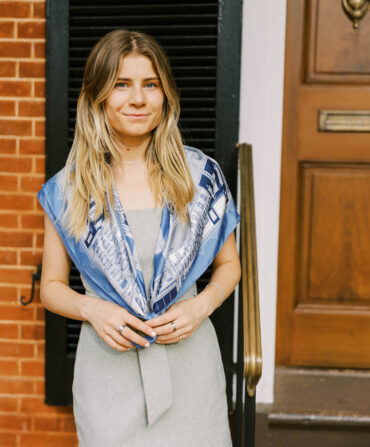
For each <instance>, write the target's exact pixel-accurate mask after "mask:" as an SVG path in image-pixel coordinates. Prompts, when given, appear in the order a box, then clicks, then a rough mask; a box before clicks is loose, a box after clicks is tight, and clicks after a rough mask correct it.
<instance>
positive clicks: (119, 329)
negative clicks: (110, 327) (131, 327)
mask: <svg viewBox="0 0 370 447" xmlns="http://www.w3.org/2000/svg"><path fill="white" fill-rule="evenodd" d="M125 327H126V325H125V324H121V326H120V327H119V328H118V332H119V333H120V334H121V335H122V331H123V329H125Z"/></svg>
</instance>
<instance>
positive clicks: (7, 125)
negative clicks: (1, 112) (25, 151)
mask: <svg viewBox="0 0 370 447" xmlns="http://www.w3.org/2000/svg"><path fill="white" fill-rule="evenodd" d="M0 134H3V135H14V136H18V135H19V136H27V135H32V121H28V120H6V119H2V120H0Z"/></svg>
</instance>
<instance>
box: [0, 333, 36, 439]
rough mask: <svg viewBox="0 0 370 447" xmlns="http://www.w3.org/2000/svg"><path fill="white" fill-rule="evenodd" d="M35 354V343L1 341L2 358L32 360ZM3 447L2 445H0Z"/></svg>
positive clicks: (0, 353) (0, 354)
mask: <svg viewBox="0 0 370 447" xmlns="http://www.w3.org/2000/svg"><path fill="white" fill-rule="evenodd" d="M33 354H34V346H33V343H17V342H13V340H7V341H2V340H0V356H1V357H10V358H14V357H22V358H26V357H28V358H30V357H31V358H32V357H33ZM0 445H1V444H0Z"/></svg>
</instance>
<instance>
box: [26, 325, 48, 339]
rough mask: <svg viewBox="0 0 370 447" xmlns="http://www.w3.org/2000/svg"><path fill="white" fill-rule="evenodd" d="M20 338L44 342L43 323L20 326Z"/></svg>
mask: <svg viewBox="0 0 370 447" xmlns="http://www.w3.org/2000/svg"><path fill="white" fill-rule="evenodd" d="M21 338H22V339H25V340H44V339H45V324H44V323H42V324H41V323H33V324H22V325H21Z"/></svg>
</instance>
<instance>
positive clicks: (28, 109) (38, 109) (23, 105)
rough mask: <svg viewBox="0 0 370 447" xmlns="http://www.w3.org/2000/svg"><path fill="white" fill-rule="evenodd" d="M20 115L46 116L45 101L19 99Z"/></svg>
mask: <svg viewBox="0 0 370 447" xmlns="http://www.w3.org/2000/svg"><path fill="white" fill-rule="evenodd" d="M18 115H19V116H38V117H45V101H43V100H41V101H37V100H31V101H19V103H18Z"/></svg>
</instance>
